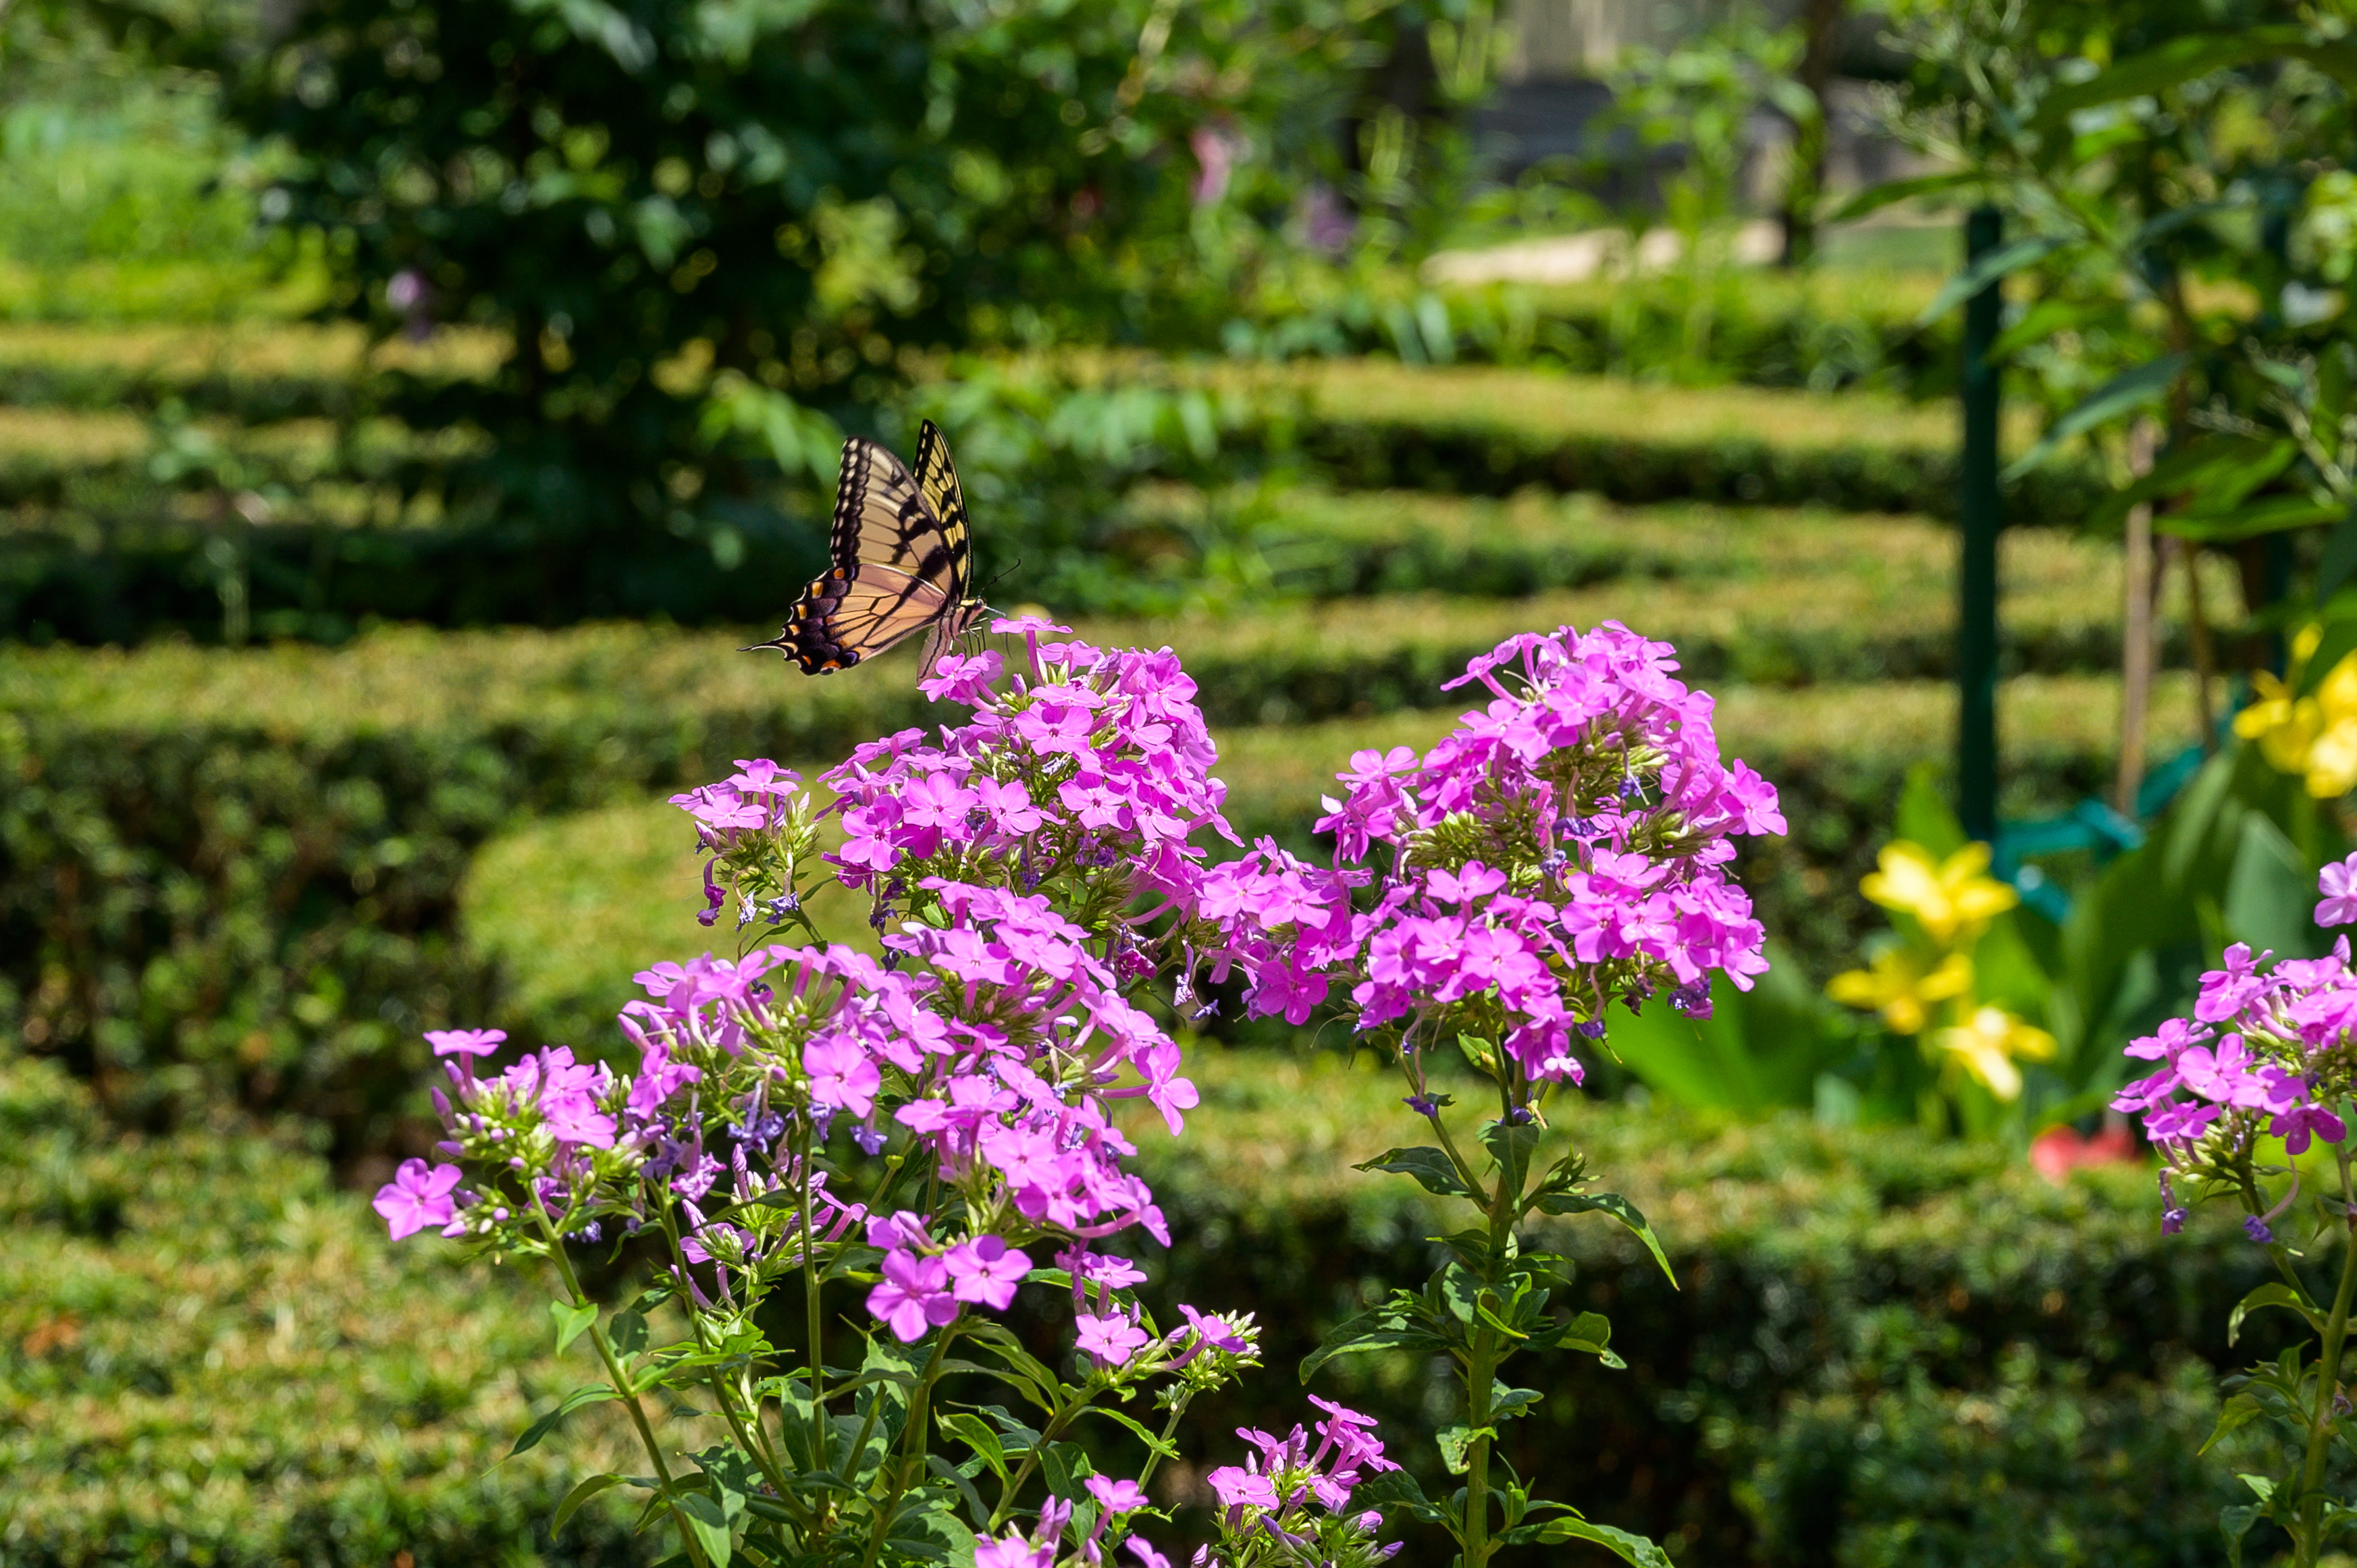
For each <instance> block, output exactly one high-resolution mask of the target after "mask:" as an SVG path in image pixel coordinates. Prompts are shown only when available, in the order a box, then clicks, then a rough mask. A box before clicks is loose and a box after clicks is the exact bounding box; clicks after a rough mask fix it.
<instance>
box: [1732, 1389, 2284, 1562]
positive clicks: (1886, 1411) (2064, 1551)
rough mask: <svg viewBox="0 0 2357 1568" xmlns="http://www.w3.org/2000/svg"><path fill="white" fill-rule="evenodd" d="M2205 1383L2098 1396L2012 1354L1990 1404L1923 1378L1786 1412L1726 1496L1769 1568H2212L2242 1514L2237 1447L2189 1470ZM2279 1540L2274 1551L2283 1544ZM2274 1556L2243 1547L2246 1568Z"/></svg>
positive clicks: (2208, 1398)
mask: <svg viewBox="0 0 2357 1568" xmlns="http://www.w3.org/2000/svg"><path fill="white" fill-rule="evenodd" d="M2215 1376H2216V1374H2215V1373H2214V1372H2213V1371H2212V1369H2210V1368H2208V1367H2207V1366H2204V1365H2203V1364H2201V1362H2198V1361H2193V1360H2190V1359H2189V1360H2185V1361H2181V1362H2179V1363H2177V1364H2176V1365H2175V1366H2173V1367H2169V1368H2166V1369H2163V1370H2162V1372H2161V1373H2160V1375H2159V1376H2158V1377H2155V1378H2153V1379H2151V1380H2136V1381H2133V1382H2127V1383H2125V1384H2112V1385H2109V1386H2104V1387H2096V1386H2093V1385H2092V1384H2091V1383H2090V1381H2089V1380H2088V1378H2087V1376H2086V1375H2085V1372H2084V1370H2083V1368H2082V1367H2080V1366H2079V1365H2078V1364H2076V1363H2072V1362H2063V1363H2061V1364H2060V1365H2059V1366H2050V1365H2041V1364H2040V1358H2039V1357H2038V1356H2037V1355H2035V1354H2030V1353H2021V1352H2019V1351H2014V1352H2009V1353H2007V1355H2005V1356H2004V1357H2002V1358H2001V1359H1999V1361H1998V1363H1997V1378H1996V1383H1995V1385H1994V1386H1991V1387H1984V1388H1980V1389H1975V1390H1973V1391H1960V1390H1956V1389H1944V1388H1939V1387H1936V1386H1934V1385H1932V1383H1931V1382H1930V1380H1928V1379H1925V1378H1922V1377H1921V1376H1914V1377H1910V1378H1909V1379H1908V1380H1906V1381H1905V1382H1904V1383H1903V1384H1902V1385H1901V1386H1900V1387H1898V1388H1893V1389H1887V1390H1884V1391H1880V1392H1877V1393H1872V1394H1868V1395H1865V1396H1859V1395H1855V1394H1832V1395H1825V1396H1822V1397H1816V1398H1809V1399H1802V1400H1796V1401H1794V1402H1792V1404H1791V1405H1789V1406H1787V1407H1786V1409H1785V1412H1784V1414H1783V1417H1782V1419H1781V1421H1780V1422H1779V1423H1778V1425H1777V1428H1776V1432H1775V1435H1774V1437H1773V1438H1772V1439H1771V1440H1770V1443H1769V1444H1768V1445H1767V1451H1766V1453H1765V1454H1764V1455H1762V1456H1761V1459H1760V1466H1759V1468H1758V1470H1757V1471H1756V1472H1755V1473H1754V1475H1753V1477H1752V1478H1751V1479H1750V1481H1749V1483H1748V1484H1747V1485H1745V1486H1743V1487H1739V1488H1738V1496H1739V1497H1740V1498H1742V1500H1743V1503H1744V1506H1745V1509H1746V1511H1747V1512H1749V1514H1750V1515H1751V1518H1752V1520H1754V1521H1755V1523H1756V1525H1757V1527H1758V1529H1759V1531H1760V1552H1759V1560H1760V1562H1762V1563H1768V1564H1773V1565H1775V1568H1785V1565H1787V1564H1790V1565H1792V1568H1802V1565H1803V1564H1805V1565H1807V1568H1897V1565H1898V1564H1900V1563H1906V1564H1910V1565H1913V1568H1979V1565H1982V1564H1986V1565H1988V1568H1999V1565H2004V1568H2011V1565H2013V1564H2018V1563H2051V1564H2055V1565H2056V1568H2075V1565H2078V1564H2086V1565H2088V1568H2093V1565H2094V1564H2098V1563H2100V1564H2103V1565H2104V1568H2178V1565H2179V1564H2183V1565H2185V1568H2191V1565H2193V1564H2197V1563H2213V1562H2215V1561H2217V1558H2218V1552H2219V1550H2220V1545H2221V1540H2222V1538H2221V1537H2220V1536H2219V1534H2218V1514H2219V1511H2220V1510H2221V1509H2224V1508H2227V1507H2229V1506H2232V1505H2234V1504H2238V1503H2242V1502H2244V1501H2247V1500H2248V1497H2249V1494H2248V1492H2247V1491H2246V1490H2245V1489H2244V1487H2243V1486H2242V1485H2241V1483H2240V1482H2239V1481H2237V1480H2235V1479H2234V1478H2233V1476H2232V1474H2231V1473H2230V1472H2231V1470H2232V1468H2233V1466H2232V1455H2233V1454H2234V1453H2235V1452H2237V1451H2239V1450H2240V1449H2242V1448H2243V1447H2244V1446H2245V1445H2244V1444H2235V1443H2233V1441H2232V1440H2231V1439H2230V1440H2229V1442H2228V1443H2227V1444H2224V1445H2222V1450H2221V1452H2220V1453H2218V1454H2216V1455H2212V1456H2210V1457H2207V1458H2204V1457H2199V1456H2198V1455H2200V1454H2201V1446H2202V1444H2204V1443H2206V1442H2207V1441H2209V1437H2210V1431H2211V1428H2212V1426H2213V1425H2214V1424H2215V1423H2216V1422H2217V1417H2218V1395H2217V1392H2216V1391H2215V1389H2214V1388H2213V1387H2212V1383H2213V1382H2214V1381H2215ZM2281 1540H2282V1538H2281V1537H2276V1542H2280V1541H2281ZM2270 1544H2271V1543H2270V1542H2269V1541H2266V1540H2258V1541H2247V1542H2245V1545H2244V1550H2245V1551H2251V1552H2254V1558H2255V1561H2261V1562H2264V1561H2267V1560H2268V1552H2269V1548H2270Z"/></svg>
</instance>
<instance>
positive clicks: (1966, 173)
mask: <svg viewBox="0 0 2357 1568" xmlns="http://www.w3.org/2000/svg"><path fill="white" fill-rule="evenodd" d="M1981 178H1982V176H1981V175H1979V174H1978V173H1976V172H1975V171H1973V170H1970V169H1958V170H1956V171H1954V172H1953V173H1951V174H1927V175H1919V176H1917V177H1915V178H1913V179H1889V180H1885V181H1883V182H1882V183H1881V184H1880V185H1870V186H1868V187H1867V188H1865V189H1864V190H1861V191H1859V192H1858V193H1857V195H1856V196H1853V197H1851V198H1850V199H1848V200H1847V201H1845V202H1843V203H1842V204H1841V206H1840V207H1839V208H1837V209H1835V211H1834V212H1833V213H1832V214H1831V215H1830V216H1829V217H1827V218H1826V219H1825V221H1826V222H1828V223H1847V222H1849V221H1851V220H1853V219H1858V218H1863V217H1865V216H1866V215H1867V213H1869V212H1879V211H1881V210H1882V209H1884V208H1886V207H1889V206H1891V205H1892V204H1894V203H1896V202H1900V201H1909V200H1912V199H1914V198H1916V197H1919V196H1936V195H1938V194H1939V193H1941V192H1942V191H1946V190H1959V189H1962V188H1964V187H1966V186H1970V185H1977V184H1978V183H1980V181H1981Z"/></svg>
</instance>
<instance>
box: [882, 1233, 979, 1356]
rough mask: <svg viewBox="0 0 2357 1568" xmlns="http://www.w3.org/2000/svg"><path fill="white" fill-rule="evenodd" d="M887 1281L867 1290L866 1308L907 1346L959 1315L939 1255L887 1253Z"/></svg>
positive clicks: (946, 1272) (884, 1270) (947, 1272)
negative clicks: (928, 1256) (937, 1256)
mask: <svg viewBox="0 0 2357 1568" xmlns="http://www.w3.org/2000/svg"><path fill="white" fill-rule="evenodd" d="M883 1273H884V1282H883V1283H881V1284H879V1285H877V1287H876V1288H875V1289H874V1290H871V1291H869V1292H868V1293H867V1310H868V1312H869V1313H870V1314H872V1315H873V1316H875V1317H876V1318H877V1321H879V1322H881V1323H882V1324H883V1325H884V1326H886V1327H888V1328H889V1329H891V1330H892V1335H893V1337H894V1338H896V1339H899V1341H900V1342H901V1343H902V1344H904V1345H906V1344H909V1343H911V1342H912V1341H915V1340H918V1339H921V1338H923V1337H924V1336H925V1331H926V1330H927V1329H929V1328H939V1327H940V1326H942V1325H943V1324H945V1323H947V1322H949V1321H950V1320H951V1319H952V1318H953V1317H955V1316H957V1315H958V1304H957V1300H956V1298H955V1297H954V1296H952V1294H950V1289H949V1277H950V1276H949V1270H948V1268H947V1267H946V1266H944V1265H943V1263H942V1261H941V1260H940V1259H939V1258H924V1257H920V1256H918V1255H917V1254H916V1253H914V1252H905V1251H891V1252H887V1253H885V1254H884V1269H883Z"/></svg>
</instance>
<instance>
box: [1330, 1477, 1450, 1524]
mask: <svg viewBox="0 0 2357 1568" xmlns="http://www.w3.org/2000/svg"><path fill="white" fill-rule="evenodd" d="M1351 1508H1352V1509H1406V1510H1407V1512H1408V1514H1409V1516H1410V1517H1411V1518H1413V1519H1415V1520H1416V1521H1417V1522H1419V1523H1422V1524H1438V1523H1439V1522H1440V1521H1441V1520H1443V1519H1445V1518H1447V1517H1448V1516H1447V1515H1445V1514H1444V1513H1442V1512H1441V1511H1440V1509H1438V1508H1437V1507H1436V1506H1434V1504H1433V1503H1432V1501H1431V1499H1429V1498H1426V1496H1425V1495H1424V1488H1423V1487H1419V1486H1417V1485H1416V1484H1415V1477H1413V1476H1411V1475H1409V1474H1408V1473H1407V1472H1406V1471H1405V1470H1386V1471H1384V1472H1383V1474H1381V1475H1379V1476H1370V1477H1367V1478H1366V1479H1365V1480H1363V1481H1361V1482H1360V1483H1359V1484H1358V1485H1357V1486H1356V1487H1352V1488H1351Z"/></svg>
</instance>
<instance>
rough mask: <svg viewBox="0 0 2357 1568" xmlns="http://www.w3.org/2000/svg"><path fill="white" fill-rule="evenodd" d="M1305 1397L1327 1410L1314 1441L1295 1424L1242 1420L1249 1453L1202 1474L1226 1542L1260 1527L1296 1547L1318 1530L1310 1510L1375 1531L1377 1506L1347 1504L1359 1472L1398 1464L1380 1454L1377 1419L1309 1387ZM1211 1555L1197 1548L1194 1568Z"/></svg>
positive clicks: (1379, 1520)
mask: <svg viewBox="0 0 2357 1568" xmlns="http://www.w3.org/2000/svg"><path fill="white" fill-rule="evenodd" d="M1310 1402H1311V1403H1312V1404H1314V1405H1316V1406H1318V1408H1319V1409H1320V1410H1322V1411H1324V1412H1326V1419H1325V1420H1323V1421H1320V1422H1318V1423H1317V1434H1318V1444H1317V1446H1316V1447H1315V1448H1312V1447H1311V1446H1310V1443H1309V1434H1308V1433H1306V1432H1305V1431H1303V1429H1302V1428H1300V1427H1299V1426H1296V1427H1295V1428H1294V1429H1293V1430H1292V1431H1291V1432H1290V1433H1288V1434H1286V1435H1285V1436H1283V1437H1275V1436H1272V1435H1271V1434H1268V1433H1265V1432H1261V1431H1258V1430H1256V1429H1254V1428H1253V1427H1248V1426H1247V1427H1239V1428H1237V1429H1236V1435H1237V1436H1239V1437H1241V1438H1243V1440H1244V1441H1245V1443H1247V1444H1250V1445H1251V1446H1252V1448H1253V1449H1254V1453H1253V1455H1251V1456H1250V1457H1248V1458H1247V1459H1246V1460H1245V1461H1244V1463H1243V1464H1242V1465H1223V1466H1220V1467H1219V1468H1218V1469H1216V1470H1213V1471H1211V1473H1210V1474H1209V1475H1207V1476H1205V1477H1203V1480H1204V1484H1205V1485H1207V1486H1209V1487H1211V1492H1212V1495H1213V1496H1214V1497H1216V1498H1218V1499H1219V1503H1220V1507H1221V1508H1222V1510H1224V1511H1223V1513H1222V1519H1221V1521H1220V1522H1221V1533H1222V1537H1223V1540H1224V1541H1226V1542H1227V1543H1228V1544H1229V1545H1230V1546H1231V1547H1233V1546H1234V1545H1236V1544H1238V1543H1241V1542H1243V1541H1249V1540H1250V1539H1251V1538H1252V1537H1253V1536H1254V1535H1255V1534H1261V1535H1265V1536H1268V1537H1269V1538H1271V1539H1273V1540H1275V1541H1278V1542H1281V1543H1282V1544H1284V1545H1285V1546H1287V1547H1291V1548H1296V1549H1298V1548H1299V1547H1301V1546H1303V1545H1305V1544H1307V1542H1308V1539H1309V1537H1308V1532H1309V1531H1311V1530H1314V1529H1315V1525H1314V1522H1313V1520H1312V1517H1311V1516H1308V1515H1307V1513H1306V1510H1308V1509H1316V1510H1318V1512H1321V1513H1324V1514H1327V1515H1330V1516H1335V1517H1336V1518H1338V1519H1340V1520H1345V1521H1347V1523H1348V1524H1349V1526H1350V1527H1351V1529H1352V1530H1356V1531H1358V1532H1361V1533H1362V1534H1367V1535H1372V1533H1373V1532H1374V1531H1375V1530H1376V1529H1378V1528H1379V1527H1380V1526H1381V1525H1382V1523H1383V1515H1382V1514H1381V1513H1380V1512H1377V1511H1375V1510H1373V1509H1363V1510H1361V1511H1359V1512H1357V1513H1352V1512H1351V1492H1352V1490H1353V1489H1354V1488H1355V1487H1357V1486H1358V1484H1359V1482H1360V1480H1361V1477H1363V1476H1365V1475H1366V1474H1367V1473H1369V1472H1371V1471H1383V1470H1396V1469H1398V1468H1399V1466H1397V1465H1396V1464H1394V1463H1393V1462H1392V1461H1391V1460H1389V1459H1387V1458H1385V1457H1384V1456H1383V1443H1382V1441H1381V1440H1380V1439H1379V1438H1377V1437H1376V1436H1375V1434H1374V1428H1375V1422H1374V1419H1373V1418H1372V1417H1371V1416H1367V1415H1362V1414H1361V1413H1360V1412H1357V1411H1354V1410H1351V1409H1348V1408H1346V1407H1344V1406H1342V1405H1340V1404H1336V1403H1335V1402H1332V1401H1330V1400H1322V1399H1319V1398H1318V1397H1317V1396H1316V1395H1314V1394H1313V1395H1312V1396H1310ZM1398 1549H1399V1548H1398V1546H1397V1545H1396V1544H1394V1545H1392V1546H1390V1547H1388V1548H1385V1549H1383V1550H1382V1551H1381V1552H1379V1553H1378V1555H1379V1556H1383V1557H1388V1556H1390V1555H1391V1554H1392V1553H1393V1552H1396V1551H1398ZM1212 1560H1213V1559H1212V1556H1211V1553H1210V1552H1209V1551H1208V1550H1206V1551H1200V1552H1197V1553H1196V1554H1195V1562H1196V1563H1197V1564H1198V1565H1199V1568H1201V1565H1204V1564H1207V1563H1210V1562H1211V1561H1212ZM1221 1560H1222V1561H1224V1560H1225V1558H1224V1557H1222V1559H1221Z"/></svg>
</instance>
